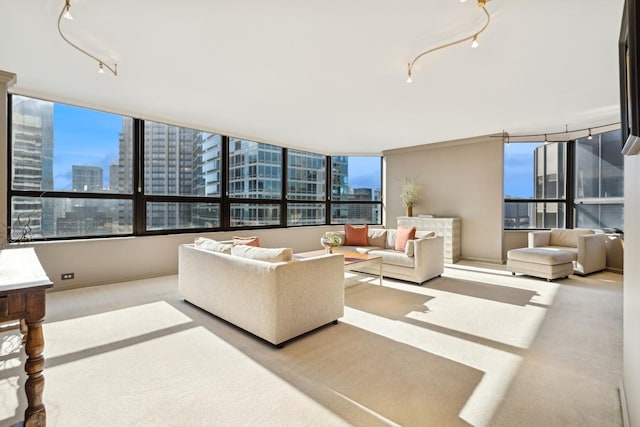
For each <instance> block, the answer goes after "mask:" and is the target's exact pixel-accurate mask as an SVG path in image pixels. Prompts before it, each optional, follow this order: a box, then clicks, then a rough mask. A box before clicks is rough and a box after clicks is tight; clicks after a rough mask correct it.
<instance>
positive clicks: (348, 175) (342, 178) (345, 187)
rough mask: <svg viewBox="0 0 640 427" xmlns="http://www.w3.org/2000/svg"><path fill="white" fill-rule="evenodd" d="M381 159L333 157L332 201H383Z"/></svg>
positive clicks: (376, 157)
mask: <svg viewBox="0 0 640 427" xmlns="http://www.w3.org/2000/svg"><path fill="white" fill-rule="evenodd" d="M381 164H382V162H381V160H380V157H378V156H375V157H363V156H334V157H331V199H332V200H334V201H358V200H367V201H373V200H382V190H381V188H382V174H381Z"/></svg>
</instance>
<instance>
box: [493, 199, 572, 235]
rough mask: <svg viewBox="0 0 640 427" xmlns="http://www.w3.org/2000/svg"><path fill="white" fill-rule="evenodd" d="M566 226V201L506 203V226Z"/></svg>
mask: <svg viewBox="0 0 640 427" xmlns="http://www.w3.org/2000/svg"><path fill="white" fill-rule="evenodd" d="M552 227H555V228H564V227H565V204H564V203H533V202H509V203H505V204H504V228H507V229H522V228H552Z"/></svg>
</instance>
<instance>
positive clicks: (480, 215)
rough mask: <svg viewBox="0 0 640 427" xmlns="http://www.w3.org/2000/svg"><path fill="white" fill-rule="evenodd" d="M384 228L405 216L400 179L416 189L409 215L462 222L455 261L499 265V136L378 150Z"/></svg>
mask: <svg viewBox="0 0 640 427" xmlns="http://www.w3.org/2000/svg"><path fill="white" fill-rule="evenodd" d="M384 156H385V169H386V174H385V175H386V177H385V178H386V187H385V197H384V203H385V212H386V215H385V219H384V221H385V225H386V226H387V227H389V228H395V227H396V217H398V216H403V215H405V210H404V207H403V206H402V203H401V201H400V198H399V194H400V185H401V183H402V180H403V179H404V178H408V179H413V180H414V181H416V182H417V183H418V184H420V185H422V192H421V200H420V202H419V203H418V205H417V206H416V207H415V208H414V209H413V215H419V214H421V213H422V214H434V215H436V216H439V217H447V216H452V217H459V218H461V219H462V248H461V257H462V258H465V259H476V260H482V261H489V262H497V263H501V262H502V261H503V255H502V225H503V219H502V208H503V195H502V192H503V189H502V188H503V166H502V162H503V148H502V140H501V139H500V138H491V137H480V138H470V139H466V140H461V141H455V142H454V141H449V142H446V143H441V144H431V145H424V146H420V147H412V148H405V149H399V150H389V151H385V152H384Z"/></svg>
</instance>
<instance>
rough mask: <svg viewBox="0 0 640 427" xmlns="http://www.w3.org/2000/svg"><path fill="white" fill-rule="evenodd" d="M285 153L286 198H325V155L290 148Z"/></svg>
mask: <svg viewBox="0 0 640 427" xmlns="http://www.w3.org/2000/svg"><path fill="white" fill-rule="evenodd" d="M287 153H288V155H287V169H288V171H287V199H288V200H318V201H324V200H326V195H325V194H326V191H325V188H326V176H327V175H326V173H327V172H326V171H327V165H326V163H327V161H326V157H325V156H323V155H321V154H315V153H309V152H306V151H298V150H292V149H290V150H288V151H287Z"/></svg>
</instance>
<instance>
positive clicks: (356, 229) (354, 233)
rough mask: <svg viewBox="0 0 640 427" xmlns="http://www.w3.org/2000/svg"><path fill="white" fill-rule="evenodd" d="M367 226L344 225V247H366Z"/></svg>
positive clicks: (367, 243)
mask: <svg viewBox="0 0 640 427" xmlns="http://www.w3.org/2000/svg"><path fill="white" fill-rule="evenodd" d="M368 231H369V226H367V225H366V224H365V225H351V224H345V225H344V233H345V236H346V239H345V240H346V242H345V245H346V246H368V245H369V239H368V238H367V234H368Z"/></svg>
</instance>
